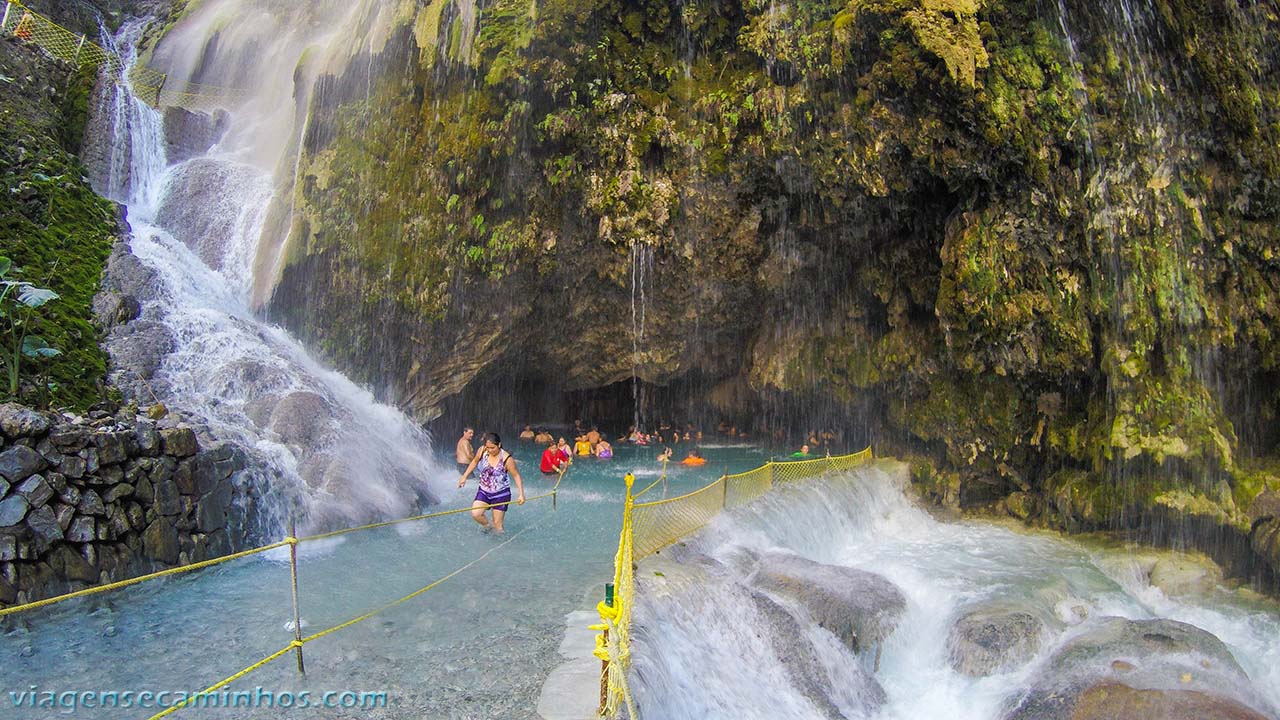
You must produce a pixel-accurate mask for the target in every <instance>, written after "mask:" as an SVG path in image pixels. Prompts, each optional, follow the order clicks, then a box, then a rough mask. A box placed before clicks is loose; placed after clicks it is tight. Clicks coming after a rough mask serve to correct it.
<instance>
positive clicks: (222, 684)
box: [147, 640, 302, 720]
mask: <svg viewBox="0 0 1280 720" xmlns="http://www.w3.org/2000/svg"><path fill="white" fill-rule="evenodd" d="M295 647H302V643H300V642H298V641H297V640H294V641H293V642H291V643H289V644H288V645H286V646H284V647H283V648H280V649H279V650H277V651H275V652H273V653H271V654H270V655H268V656H266V657H265V658H263V659H261V660H259V661H258V662H256V663H254V664H252V665H250V666H249V667H247V668H245V669H243V670H241V671H240V672H238V673H236V674H235V675H232V676H231V677H229V678H226V679H225V680H219V681H218V682H216V683H214V684H212V685H210V686H209V687H207V688H205V689H204V690H201V691H200V692H198V693H196V695H206V694H208V693H211V692H214V691H216V690H221V689H222V688H224V687H226V686H228V685H230V684H231V683H233V682H235V681H237V680H239V679H240V678H242V677H244V676H245V675H248V674H249V673H251V672H253V671H254V670H257V669H258V668H260V667H262V666H263V665H266V664H267V663H269V662H271V661H272V660H276V659H278V658H280V657H281V656H283V655H284V654H285V653H287V652H289V651H290V650H292V649H294V648H295ZM193 697H194V696H193ZM190 702H191V700H190V698H184V699H183V700H182V702H179V703H177V704H176V705H173V706H172V707H169V708H168V709H166V710H164V711H163V712H159V713H156V714H155V715H152V716H151V717H150V718H148V719H147V720H158V718H162V717H165V716H166V715H170V714H172V713H175V712H178V711H179V710H181V709H182V708H184V707H186V706H187V704H188V703H190Z"/></svg>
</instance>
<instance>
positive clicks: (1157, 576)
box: [1148, 555, 1222, 595]
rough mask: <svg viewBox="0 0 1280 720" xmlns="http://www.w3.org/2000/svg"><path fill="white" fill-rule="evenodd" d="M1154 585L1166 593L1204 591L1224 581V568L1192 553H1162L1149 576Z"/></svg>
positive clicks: (1176, 593) (1177, 593)
mask: <svg viewBox="0 0 1280 720" xmlns="http://www.w3.org/2000/svg"><path fill="white" fill-rule="evenodd" d="M1148 577H1149V578H1150V580H1151V584H1152V585H1153V586H1154V587H1158V588H1160V590H1162V591H1163V592H1164V593H1165V594H1166V595H1187V594H1191V593H1203V592H1206V591H1208V590H1211V589H1212V588H1214V587H1215V586H1217V585H1218V583H1220V582H1222V570H1221V569H1220V568H1219V567H1218V566H1217V565H1215V564H1213V562H1212V561H1210V560H1209V559H1208V558H1204V557H1196V556H1192V555H1162V556H1160V557H1159V558H1158V559H1157V560H1156V563H1155V565H1153V566H1152V567H1151V573H1150V575H1149V576H1148Z"/></svg>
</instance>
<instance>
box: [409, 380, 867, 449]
mask: <svg viewBox="0 0 1280 720" xmlns="http://www.w3.org/2000/svg"><path fill="white" fill-rule="evenodd" d="M869 400H870V399H869V398H863V399H862V400H861V401H853V402H850V401H847V400H842V399H839V398H837V397H836V396H835V395H834V394H823V395H813V394H798V393H784V392H777V391H759V390H756V389H753V388H751V387H750V386H749V385H748V384H747V383H746V382H745V381H743V380H741V379H730V380H728V381H725V380H723V379H715V378H708V377H703V376H702V375H701V373H698V372H696V371H695V372H691V373H689V374H687V375H684V376H680V377H678V378H675V379H673V380H672V381H671V382H670V383H667V384H657V383H652V382H648V381H645V380H633V379H631V378H626V379H623V380H620V381H617V382H613V383H609V384H607V385H603V386H599V387H590V388H573V389H569V388H565V387H563V386H561V385H560V384H559V382H557V380H556V379H555V378H553V377H548V376H547V375H546V374H544V373H540V372H537V371H532V370H528V369H518V370H513V371H511V372H505V373H489V374H486V375H483V376H482V377H480V378H477V379H476V380H474V381H472V382H471V383H470V384H468V385H467V386H466V388H464V389H463V391H462V392H460V393H458V394H457V395H454V396H453V397H451V398H449V399H447V400H446V401H444V403H443V404H442V406H441V415H440V416H439V417H438V418H436V419H435V420H433V421H432V422H431V423H430V424H429V426H428V429H429V430H430V431H431V433H432V435H433V436H434V437H435V438H437V447H439V448H440V449H441V451H442V452H448V450H449V448H451V447H452V441H453V440H454V439H456V438H457V437H458V435H459V434H460V433H461V431H462V429H463V428H464V427H473V428H475V429H476V431H477V432H478V433H481V432H486V431H494V432H497V433H498V434H499V435H501V436H502V438H503V440H504V442H506V441H507V440H515V438H516V437H517V436H518V434H519V432H520V430H521V429H522V428H523V427H524V426H525V425H526V424H527V425H530V426H532V427H533V428H534V429H535V430H536V429H546V430H548V431H549V432H551V433H552V434H553V435H555V436H561V435H563V436H565V437H566V438H567V439H568V440H570V441H572V440H573V428H574V427H575V424H577V423H578V422H579V421H580V423H581V426H582V427H583V428H584V429H590V428H592V427H593V426H594V427H598V428H599V430H600V432H601V433H602V434H604V435H605V436H606V437H608V438H610V439H614V438H618V437H620V436H624V435H625V434H626V433H627V432H628V431H629V430H630V429H631V427H632V426H633V425H636V424H637V421H638V422H639V427H640V430H641V431H644V432H654V431H657V430H659V429H666V428H679V429H681V430H688V431H691V432H692V433H694V434H696V433H697V432H698V431H702V432H703V437H704V441H705V442H725V441H730V442H746V443H750V444H754V445H760V446H763V447H768V448H771V449H776V450H778V451H779V452H781V451H783V450H785V451H787V452H790V451H792V450H795V449H796V448H798V447H799V446H800V444H801V443H804V442H806V441H807V440H808V438H809V436H810V434H813V433H817V434H819V435H821V434H822V433H823V431H827V433H828V435H829V436H833V438H834V439H833V441H831V442H830V443H828V444H827V445H825V446H824V447H822V448H820V449H815V451H817V452H825V451H827V450H830V451H831V452H832V453H833V454H834V453H842V452H851V451H856V450H861V449H862V448H863V447H865V446H866V445H867V444H868V443H869V442H870V441H871V439H872V438H871V430H870V429H869V428H868V426H867V423H866V422H865V419H866V417H867V416H868V412H870V411H871V408H870V404H871V403H870V402H869Z"/></svg>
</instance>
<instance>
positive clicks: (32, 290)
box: [18, 283, 58, 308]
mask: <svg viewBox="0 0 1280 720" xmlns="http://www.w3.org/2000/svg"><path fill="white" fill-rule="evenodd" d="M57 299H58V293H56V292H54V291H52V290H50V289H48V288H38V287H36V286H35V285H30V284H27V283H23V284H22V285H21V286H19V288H18V302H20V303H22V304H23V305H26V306H27V307H33V308H38V307H40V306H41V305H44V304H45V303H47V302H49V301H50V300H57Z"/></svg>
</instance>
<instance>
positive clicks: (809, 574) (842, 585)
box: [752, 553, 907, 652]
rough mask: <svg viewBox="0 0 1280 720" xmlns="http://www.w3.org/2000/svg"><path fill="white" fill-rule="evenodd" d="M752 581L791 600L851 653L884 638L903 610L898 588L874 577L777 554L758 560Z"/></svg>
mask: <svg viewBox="0 0 1280 720" xmlns="http://www.w3.org/2000/svg"><path fill="white" fill-rule="evenodd" d="M752 581H753V582H754V583H755V584H756V585H757V586H758V587H760V588H763V589H765V590H768V591H770V592H773V593H776V594H778V595H781V596H784V597H787V598H789V599H791V600H793V601H794V602H795V603H796V604H797V605H799V606H800V607H802V608H804V609H805V611H806V612H807V613H808V614H809V616H810V617H811V618H812V619H813V621H814V622H816V623H817V624H818V625H819V626H821V627H823V628H825V629H827V630H829V631H831V632H832V633H834V634H835V636H836V637H837V638H839V639H840V641H841V642H843V643H844V644H845V645H846V646H848V647H849V648H850V649H852V650H854V651H855V652H858V651H861V650H865V649H867V648H870V647H873V646H875V645H877V644H879V643H880V642H881V641H883V640H884V639H885V638H886V637H888V636H889V634H890V633H892V632H893V630H894V629H895V628H896V627H897V625H898V621H899V620H900V619H901V618H902V614H903V612H904V611H905V609H906V604H907V601H906V598H905V597H904V596H903V594H902V591H900V590H898V588H897V586H895V585H894V584H893V583H891V582H889V581H888V580H886V579H885V578H883V577H881V576H879V575H876V574H875V573H870V572H866V571H865V570H857V569H854V568H848V567H840V566H838V565H824V564H822V563H817V562H814V561H812V560H806V559H804V558H801V557H796V556H794V555H783V554H781V553H771V554H768V555H765V556H764V557H762V558H761V560H760V564H759V566H758V567H757V569H756V572H755V574H754V575H753V577H752Z"/></svg>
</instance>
